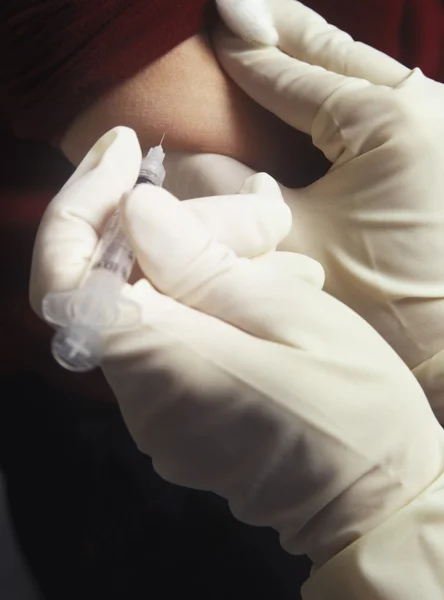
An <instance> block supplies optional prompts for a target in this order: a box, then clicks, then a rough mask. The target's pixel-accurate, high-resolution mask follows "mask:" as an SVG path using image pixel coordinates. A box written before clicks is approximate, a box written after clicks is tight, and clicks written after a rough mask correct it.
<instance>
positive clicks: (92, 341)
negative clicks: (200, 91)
mask: <svg viewBox="0 0 444 600" xmlns="http://www.w3.org/2000/svg"><path fill="white" fill-rule="evenodd" d="M164 158H165V153H164V151H163V148H162V142H161V143H160V145H159V146H155V147H154V148H151V149H150V151H149V152H148V154H147V155H146V157H145V158H144V159H143V160H142V164H141V168H140V173H139V178H138V179H137V182H136V185H139V184H142V183H150V184H152V185H156V186H159V187H162V185H163V182H164V179H165V168H164V166H163V161H164ZM134 262H135V257H134V252H133V250H132V248H131V246H130V244H129V242H128V240H127V239H126V237H125V234H124V232H123V229H122V227H121V225H120V211H119V210H116V211H115V212H114V214H113V215H112V216H111V217H110V219H109V220H108V222H107V223H106V226H105V229H104V231H103V234H102V237H101V238H100V240H99V243H98V245H97V248H96V250H95V252H94V255H93V257H92V259H91V261H90V263H89V265H88V267H87V269H86V273H85V275H84V277H83V279H82V281H81V283H80V286H79V287H78V288H76V289H75V290H69V291H65V292H50V293H49V294H47V295H46V296H45V298H44V299H43V305H42V311H43V316H44V318H45V319H46V321H47V322H48V323H50V324H51V325H54V326H55V327H56V328H57V332H56V334H55V335H54V337H53V340H52V344H51V351H52V354H53V356H54V358H55V359H56V361H57V362H58V363H59V364H60V365H61V366H62V367H64V368H65V369H68V370H70V371H76V372H78V373H82V372H87V371H91V370H92V369H94V368H95V367H97V366H99V365H100V363H101V362H102V358H103V354H104V342H103V334H104V333H105V332H113V331H122V330H126V329H129V328H132V327H135V326H137V324H138V323H139V322H140V307H139V306H138V305H137V304H136V303H135V302H132V301H131V300H129V299H127V298H125V297H124V296H123V295H122V290H123V287H124V285H125V283H126V282H127V281H128V279H129V277H130V275H131V272H132V269H133V266H134Z"/></svg>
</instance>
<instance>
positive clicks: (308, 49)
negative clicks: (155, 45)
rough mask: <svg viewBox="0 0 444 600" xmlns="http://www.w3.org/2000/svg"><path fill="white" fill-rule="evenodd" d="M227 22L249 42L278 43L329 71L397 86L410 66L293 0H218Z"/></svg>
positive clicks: (293, 55)
mask: <svg viewBox="0 0 444 600" xmlns="http://www.w3.org/2000/svg"><path fill="white" fill-rule="evenodd" d="M217 4H218V8H219V13H220V15H221V17H222V19H223V20H224V22H225V24H226V25H227V27H228V28H229V29H230V30H231V31H232V32H233V33H235V34H237V35H238V36H239V37H241V38H243V39H244V40H246V41H250V42H259V43H262V44H266V45H269V46H279V48H280V49H281V50H282V52H284V53H286V54H288V55H289V56H292V57H294V58H297V59H299V60H301V61H304V62H307V63H309V64H311V65H317V66H320V67H323V68H325V69H327V70H329V71H332V72H335V73H340V74H343V75H348V76H351V77H358V78H362V79H367V80H368V81H369V82H371V83H374V84H377V85H386V86H396V85H398V84H399V83H400V82H401V81H403V80H404V79H405V78H406V77H407V75H408V73H409V70H408V69H407V68H406V67H404V66H403V65H401V64H400V63H398V62H397V61H395V60H394V59H392V58H390V57H389V56H387V55H386V54H384V53H382V52H379V51H378V50H376V49H374V48H371V47H370V46H367V45H365V44H362V43H360V42H355V41H354V40H353V39H352V38H351V36H350V35H348V34H347V33H345V32H343V31H341V30H339V29H338V28H337V27H334V26H333V25H330V24H329V23H327V21H326V20H325V19H324V18H322V17H321V16H320V15H319V14H317V13H316V12H315V11H314V10H312V9H310V8H308V7H307V6H304V4H302V3H301V2H296V1H295V0H268V2H264V0H218V3H217Z"/></svg>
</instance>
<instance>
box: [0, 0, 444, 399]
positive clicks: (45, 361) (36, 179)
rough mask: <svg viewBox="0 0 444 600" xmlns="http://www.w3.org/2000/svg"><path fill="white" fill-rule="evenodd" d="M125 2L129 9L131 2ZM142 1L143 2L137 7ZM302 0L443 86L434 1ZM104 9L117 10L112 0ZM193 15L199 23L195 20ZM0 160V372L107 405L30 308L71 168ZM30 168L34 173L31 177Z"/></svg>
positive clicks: (98, 380) (11, 151)
mask: <svg viewBox="0 0 444 600" xmlns="http://www.w3.org/2000/svg"><path fill="white" fill-rule="evenodd" d="M11 1H12V2H13V3H14V2H15V1H17V0H11ZM90 1H91V4H88V6H90V5H91V6H97V7H100V6H102V5H103V4H104V2H103V1H102V2H98V1H97V0H95V1H93V0H85V2H88V3H89V2H90ZM3 2H5V0H3ZM126 2H127V3H128V4H134V2H135V0H126ZM147 2H148V0H143V4H146V3H147ZM162 2H163V3H164V4H165V5H168V6H170V7H171V6H172V4H173V3H172V2H168V1H167V0H162ZM79 3H80V2H79V0H72V1H71V2H70V3H69V4H70V5H76V6H78V5H79ZM82 3H83V2H82ZM307 3H309V4H310V5H311V6H312V7H313V8H315V9H316V10H318V12H320V13H321V14H323V15H324V16H325V17H326V18H327V19H328V20H329V21H331V22H332V23H334V24H335V25H337V26H339V27H341V28H342V29H345V30H346V31H348V32H349V33H351V34H352V35H353V36H354V37H355V38H356V39H359V40H361V41H364V42H367V43H369V44H371V45H373V46H375V47H377V48H379V49H380V50H383V51H385V52H387V53H388V54H391V55H392V56H394V57H396V58H397V59H399V60H401V61H402V62H404V63H406V64H408V65H409V66H411V67H412V66H415V65H417V66H420V67H421V68H422V69H423V71H424V72H425V73H426V74H427V75H429V76H430V77H433V78H435V79H438V80H440V81H443V82H444V43H443V40H444V35H443V34H444V8H443V4H442V2H440V1H439V0H416V1H415V0H367V2H366V3H361V2H356V0H335V1H334V2H332V0H308V1H307ZM30 4H33V5H37V4H38V5H40V6H44V5H45V6H47V5H49V4H52V3H51V2H42V1H40V2H30ZM108 4H109V5H111V6H116V2H115V1H111V2H108ZM117 4H119V3H117ZM176 4H177V5H179V4H182V9H181V11H182V12H180V15H181V16H183V14H184V13H183V10H184V5H187V6H190V5H191V4H192V2H190V0H186V1H185V2H183V3H176ZM162 6H163V5H162ZM202 6H203V3H202ZM97 10H99V9H98V8H97ZM2 11H4V9H3V8H0V15H2ZM134 14H137V13H134ZM176 18H179V13H176ZM194 18H195V19H196V20H199V17H198V16H197V15H196V16H195V17H194ZM0 22H1V18H0ZM66 43H67V44H68V43H69V40H67V41H66ZM125 43H127V44H128V45H131V40H130V39H127V40H126V42H125ZM127 47H129V46H127ZM110 56H111V54H110ZM71 60H73V59H72V58H71ZM114 66H115V68H116V73H120V75H122V71H121V69H122V68H123V64H116V65H114V63H113V61H111V62H107V61H106V60H104V63H103V67H104V70H105V72H106V73H108V75H107V77H108V79H107V81H108V82H109V81H110V78H112V77H113V72H114V71H113V68H114ZM119 69H120V71H119ZM2 146H3V147H2ZM0 155H1V156H2V157H5V158H3V159H2V163H0V164H2V167H3V168H4V173H3V181H1V182H0V183H2V184H3V186H2V187H3V188H4V189H5V184H6V181H5V177H6V174H8V178H9V179H8V182H7V183H8V188H9V191H6V192H5V191H3V193H1V195H0V197H1V202H2V213H1V214H2V218H1V221H0V256H1V262H0V276H1V281H2V282H3V284H4V289H3V292H2V296H1V298H2V302H1V304H2V305H1V307H0V332H1V333H0V339H1V342H2V343H1V345H0V374H1V373H3V374H7V373H11V371H14V372H15V373H25V372H29V371H33V372H38V373H39V374H41V375H42V376H43V377H44V378H45V379H46V380H47V381H48V382H49V383H50V385H52V386H57V387H59V389H60V390H62V391H63V390H65V391H67V392H68V390H69V393H78V394H82V395H83V396H88V395H89V396H94V397H100V398H102V399H108V400H112V395H111V393H110V391H109V389H108V387H107V385H106V383H105V382H104V379H103V377H102V375H101V374H100V373H99V372H97V373H93V374H90V375H87V376H83V375H82V376H81V377H79V376H77V375H72V374H69V373H67V372H65V371H63V370H62V369H60V368H59V367H57V365H55V364H54V362H53V361H52V359H51V356H50V353H49V341H50V335H51V332H50V330H49V328H48V327H47V326H46V325H45V324H43V323H41V322H40V321H39V320H38V319H37V317H35V316H34V315H33V314H32V312H31V310H30V308H29V306H28V278H29V269H30V262H31V253H32V246H33V240H34V236H35V233H36V230H37V227H38V223H39V220H40V218H41V215H42V213H43V211H44V209H45V206H46V204H47V203H48V202H49V200H50V199H51V197H52V196H53V195H54V193H55V192H56V190H57V188H58V186H60V185H61V184H62V183H63V182H64V181H65V179H66V178H67V177H68V174H69V172H70V168H69V166H68V165H67V164H66V163H65V162H64V161H63V160H62V159H61V158H60V157H59V156H57V154H56V153H54V152H49V151H47V150H45V149H44V148H43V147H42V146H36V145H29V144H23V143H17V142H14V141H13V140H11V139H6V138H5V139H4V144H1V140H0ZM22 165H26V168H25V169H24V168H23V167H22ZM30 168H32V172H29V169H30ZM24 182H26V186H25V185H24ZM11 190H13V191H11ZM36 190H37V191H36Z"/></svg>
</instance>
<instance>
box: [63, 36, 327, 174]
mask: <svg viewBox="0 0 444 600" xmlns="http://www.w3.org/2000/svg"><path fill="white" fill-rule="evenodd" d="M116 125H127V126H129V127H132V128H133V129H135V131H136V132H137V134H138V136H139V139H140V141H141V144H142V146H143V147H144V148H148V147H149V146H151V145H153V144H157V143H158V142H159V140H160V138H161V136H162V135H163V133H166V139H165V147H166V149H167V150H186V151H192V152H213V153H217V154H224V155H226V156H230V157H233V158H236V159H237V160H239V161H241V162H243V163H244V164H247V165H248V166H250V167H252V168H253V169H255V170H258V171H268V172H269V173H271V174H272V175H274V176H275V177H278V178H279V179H280V180H281V181H282V182H284V183H287V185H289V184H295V185H300V184H304V183H306V181H305V180H306V178H307V176H308V174H309V172H310V170H313V169H314V170H319V168H322V167H323V166H324V163H323V161H319V155H318V154H317V153H316V152H314V151H313V150H312V149H311V143H310V142H309V141H308V139H306V138H305V137H303V136H302V135H300V134H298V133H297V132H295V131H294V130H292V129H290V128H289V127H287V126H286V125H284V124H283V123H281V122H280V121H278V120H277V119H276V117H274V116H273V115H271V114H270V113H269V112H267V111H265V110H264V109H263V108H261V107H260V106H258V105H257V104H255V103H254V102H253V101H251V100H250V99H249V98H248V97H247V96H246V95H245V94H244V93H243V92H242V91H241V90H240V89H239V88H238V87H237V86H235V85H234V84H233V83H232V82H231V81H230V80H229V79H228V78H227V76H226V75H225V74H224V73H223V71H222V70H221V68H220V66H219V64H218V62H217V60H216V58H215V56H214V54H213V52H212V49H211V46H210V43H209V41H208V39H207V37H206V36H205V35H203V34H200V35H196V36H194V37H193V38H190V39H188V40H187V41H185V42H184V43H182V44H181V45H180V46H178V47H176V48H175V49H173V50H172V51H171V52H169V53H168V54H167V55H165V56H164V57H162V58H161V59H160V60H158V61H156V62H155V63H152V64H151V65H149V66H148V67H146V68H145V69H144V70H142V71H140V72H139V73H138V74H137V75H136V76H134V77H132V78H131V79H128V80H127V81H126V82H125V83H123V84H122V85H121V86H120V87H118V88H116V89H114V90H113V91H112V92H110V93H109V94H108V95H106V96H104V97H102V98H100V99H99V100H98V101H96V102H95V103H94V104H93V105H92V106H91V107H90V108H89V109H87V110H86V111H84V112H82V113H81V114H80V115H79V116H78V117H77V118H76V119H75V120H74V122H73V123H72V124H71V126H70V127H69V128H68V130H67V133H66V134H65V136H64V138H63V139H62V142H61V148H62V150H63V152H64V153H65V155H66V156H67V157H68V158H69V159H70V160H71V161H72V162H73V163H74V164H77V163H79V161H80V160H81V159H82V157H83V156H84V155H85V154H86V152H87V151H88V149H89V148H90V147H91V146H92V145H93V143H94V142H95V140H97V139H98V138H99V137H100V136H101V135H102V134H103V133H104V132H106V131H107V130H109V129H111V128H112V127H114V126H116ZM295 163H296V164H298V163H299V164H301V169H300V172H299V173H296V174H295V173H294V165H295Z"/></svg>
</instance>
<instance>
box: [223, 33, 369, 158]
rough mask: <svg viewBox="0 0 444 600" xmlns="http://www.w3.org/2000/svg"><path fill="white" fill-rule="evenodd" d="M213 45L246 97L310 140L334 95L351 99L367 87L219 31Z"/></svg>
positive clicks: (270, 48) (275, 50) (362, 83)
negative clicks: (342, 94)
mask: <svg viewBox="0 0 444 600" xmlns="http://www.w3.org/2000/svg"><path fill="white" fill-rule="evenodd" d="M214 41H215V47H216V51H217V54H218V58H219V61H220V63H221V65H222V67H223V68H224V69H225V71H226V72H227V73H228V75H229V76H230V77H231V78H232V79H233V80H234V81H235V82H236V83H237V85H238V86H239V87H241V88H242V89H243V90H244V91H245V93H246V94H248V95H249V96H250V97H251V98H253V100H255V101H256V102H258V103H259V104H261V105H262V106H263V107H264V108H266V109H268V110H269V111H270V112H272V113H274V114H275V115H277V116H278V117H279V118H281V119H282V120H283V121H285V122H286V123H288V124H289V125H291V126H292V127H294V128H295V129H298V130H299V131H303V132H304V133H307V134H309V135H312V136H313V134H314V131H313V126H314V121H315V118H316V116H317V115H318V113H319V111H320V109H321V108H322V106H323V105H324V103H325V102H326V101H327V100H328V99H330V98H331V97H332V96H333V95H334V93H335V92H337V91H338V90H340V89H345V88H347V93H348V95H349V96H351V95H352V94H353V93H354V92H356V90H361V89H366V88H367V87H370V86H371V84H370V83H369V82H368V81H365V80H362V79H355V78H352V77H347V76H346V75H339V74H337V73H332V72H331V71H327V70H326V69H324V68H323V67H320V66H317V65H311V64H308V63H306V62H303V61H301V60H298V59H295V58H292V57H290V56H288V55H287V54H284V53H283V52H282V51H281V50H279V49H278V48H273V47H254V46H251V45H250V44H248V43H247V42H245V41H244V40H242V39H240V38H238V37H235V36H234V35H233V34H231V33H229V32H227V31H226V30H219V31H218V32H217V33H216V34H215V40H214ZM320 147H321V146H320ZM321 149H322V148H321Z"/></svg>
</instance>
